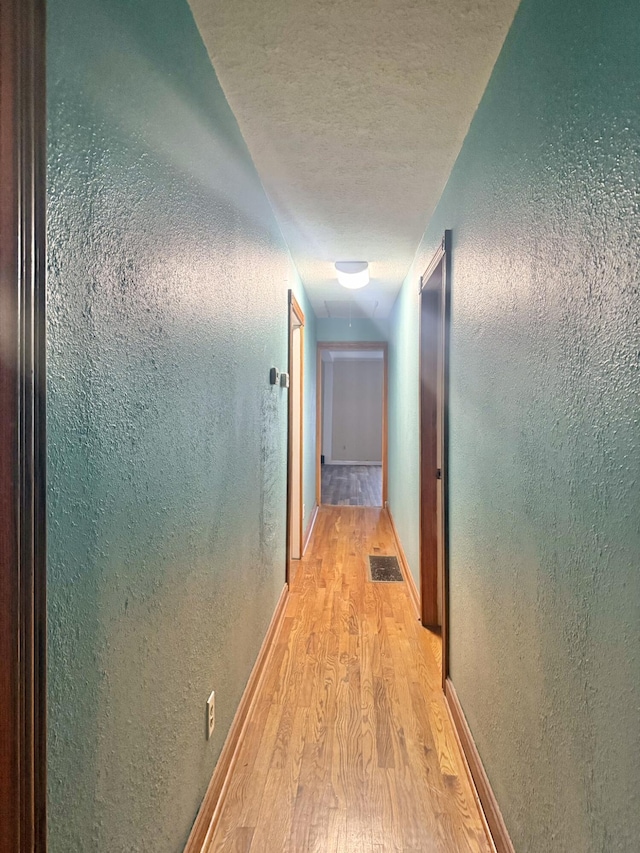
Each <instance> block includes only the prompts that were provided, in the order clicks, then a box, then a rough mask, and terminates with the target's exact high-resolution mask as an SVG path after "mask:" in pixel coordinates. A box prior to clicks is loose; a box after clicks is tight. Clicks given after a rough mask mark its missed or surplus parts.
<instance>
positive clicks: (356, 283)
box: [335, 261, 369, 290]
mask: <svg viewBox="0 0 640 853" xmlns="http://www.w3.org/2000/svg"><path fill="white" fill-rule="evenodd" d="M335 267H336V274H337V276H338V282H339V283H340V284H341V285H342V286H343V287H346V288H347V289H348V290H358V289H359V288H360V287H365V285H367V284H369V264H368V263H367V262H366V261H338V262H337V263H336V265H335Z"/></svg>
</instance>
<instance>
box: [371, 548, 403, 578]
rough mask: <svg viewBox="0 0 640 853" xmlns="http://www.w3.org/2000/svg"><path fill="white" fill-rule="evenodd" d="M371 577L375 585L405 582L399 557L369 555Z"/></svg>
mask: <svg viewBox="0 0 640 853" xmlns="http://www.w3.org/2000/svg"><path fill="white" fill-rule="evenodd" d="M369 577H370V578H371V580H372V581H374V583H394V582H396V583H397V582H398V581H402V580H404V578H403V577H402V572H401V571H400V566H399V565H398V558H397V557H376V556H374V555H373V554H370V555H369Z"/></svg>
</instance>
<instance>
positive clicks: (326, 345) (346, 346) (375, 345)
mask: <svg viewBox="0 0 640 853" xmlns="http://www.w3.org/2000/svg"><path fill="white" fill-rule="evenodd" d="M323 350H346V351H348V350H352V351H353V350H355V351H358V350H362V351H365V352H366V351H367V350H368V351H371V350H381V351H382V357H383V363H384V380H383V386H382V506H383V507H384V506H386V505H387V499H388V497H387V482H388V477H387V462H388V446H389V440H388V412H387V400H388V396H389V395H388V384H389V367H388V355H389V347H388V344H387V342H386V341H349V342H345V341H337V342H333V343H332V342H331V341H322V342H319V343H318V348H317V359H316V504H317V505H318V506H321V505H322V461H321V455H322V352H323Z"/></svg>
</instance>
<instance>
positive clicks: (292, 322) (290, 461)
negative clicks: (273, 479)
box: [286, 290, 304, 583]
mask: <svg viewBox="0 0 640 853" xmlns="http://www.w3.org/2000/svg"><path fill="white" fill-rule="evenodd" d="M288 304H289V308H288V326H289V395H288V404H287V414H288V440H287V546H286V552H287V555H286V563H287V568H286V580H287V583H289V581H290V579H291V560H292V559H296V560H297V559H300V557H302V556H303V554H302V551H303V548H304V540H303V524H304V518H303V512H302V506H303V495H304V492H303V486H304V476H303V465H304V449H303V448H304V313H303V311H302V309H301V308H300V305H299V304H298V301H297V299H296V298H295V296H294V295H293V291H291V290H289V298H288ZM297 325H299V328H300V341H299V347H300V353H299V368H298V370H299V374H300V375H299V376H296V375H295V373H296V367H295V357H294V356H295V354H294V329H295V327H296V326H297ZM294 382H296V383H298V386H297V387H298V394H297V398H298V399H297V400H294V396H296V395H294V393H293V392H294V386H293V383H294ZM294 406H296V407H297V412H294ZM296 421H297V423H298V424H299V433H300V434H299V443H298V452H297V453H296V459H294V455H293V454H294V446H295V442H294V440H293V430H294V428H295V424H296ZM296 463H297V464H296ZM296 468H297V473H296ZM294 476H295V478H296V483H295V487H296V491H297V493H298V496H299V501H298V504H299V506H298V512H296V513H295V515H296V517H295V518H294V517H293V516H294V510H295V509H296V507H295V501H294V483H293V477H294ZM294 525H295V528H296V533H297V535H298V536H299V539H298V542H299V548H300V551H299V554H292V547H291V538H292V531H293V526H294Z"/></svg>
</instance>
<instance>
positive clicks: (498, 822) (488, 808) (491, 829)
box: [444, 678, 515, 853]
mask: <svg viewBox="0 0 640 853" xmlns="http://www.w3.org/2000/svg"><path fill="white" fill-rule="evenodd" d="M444 695H445V699H446V704H447V710H448V711H449V717H450V718H451V723H452V724H453V730H454V732H455V735H456V738H457V740H458V745H459V746H460V751H461V752H462V755H463V756H464V759H465V768H466V770H467V774H468V776H469V780H470V782H471V786H472V788H473V791H474V794H475V796H476V800H477V802H478V806H479V807H480V811H481V813H482V816H483V819H484V823H485V830H486V832H487V836H488V838H489V839H490V841H491V842H492V843H493V844H494V846H495V849H496V851H497V853H515V851H514V849H513V844H512V843H511V839H510V838H509V833H508V831H507V827H506V824H505V822H504V818H503V817H502V812H501V811H500V806H499V805H498V801H497V800H496V796H495V794H494V793H493V788H492V787H491V783H490V782H489V777H488V776H487V774H486V771H485V769H484V765H483V764H482V759H481V758H480V753H479V752H478V748H477V747H476V744H475V741H474V739H473V735H472V734H471V729H470V728H469V724H468V723H467V720H466V717H465V715H464V712H463V710H462V706H461V704H460V700H459V699H458V694H457V693H456V690H455V687H454V686H453V683H452V681H451V679H450V678H447V680H446V683H445V691H444Z"/></svg>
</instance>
